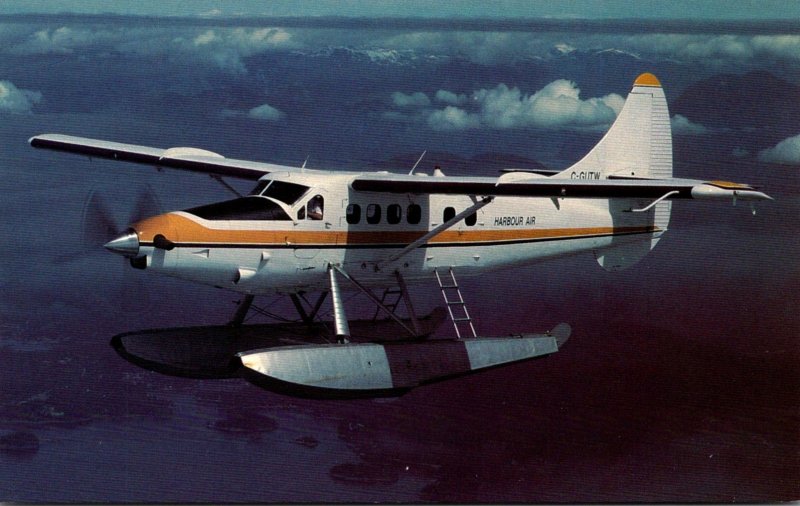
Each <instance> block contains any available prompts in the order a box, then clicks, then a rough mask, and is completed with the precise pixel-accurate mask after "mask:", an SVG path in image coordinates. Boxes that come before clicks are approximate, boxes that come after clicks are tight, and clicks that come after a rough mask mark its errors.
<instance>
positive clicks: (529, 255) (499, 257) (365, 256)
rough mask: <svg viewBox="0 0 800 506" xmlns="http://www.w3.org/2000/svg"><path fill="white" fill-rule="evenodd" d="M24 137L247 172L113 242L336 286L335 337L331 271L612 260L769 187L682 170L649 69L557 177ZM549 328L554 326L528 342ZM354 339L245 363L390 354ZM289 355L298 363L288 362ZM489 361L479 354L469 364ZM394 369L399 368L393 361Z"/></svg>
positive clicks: (266, 288)
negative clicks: (324, 163) (583, 257)
mask: <svg viewBox="0 0 800 506" xmlns="http://www.w3.org/2000/svg"><path fill="white" fill-rule="evenodd" d="M30 142H31V144H32V145H33V146H34V147H37V148H45V149H53V150H58V151H67V152H72V153H79V154H85V155H89V156H92V157H100V158H109V159H114V160H123V161H130V162H136V163H143V164H149V165H154V166H157V167H162V168H174V169H180V170H190V171H197V172H205V173H208V174H211V175H212V176H214V177H216V178H221V177H232V178H241V179H248V180H251V181H253V183H254V185H255V187H254V188H253V190H252V192H251V193H250V194H249V195H247V196H239V197H237V198H235V199H232V200H228V201H224V202H219V203H214V204H209V205H203V206H200V207H194V208H191V209H186V210H183V211H175V212H170V213H166V214H161V215H157V216H153V217H150V218H147V219H144V220H142V221H139V222H136V223H133V224H131V225H130V227H129V228H128V229H127V230H126V231H125V232H124V233H122V234H121V235H120V236H119V237H117V238H114V239H112V240H111V241H110V242H108V243H107V244H106V245H105V246H106V248H107V249H109V250H111V251H113V252H116V253H119V254H122V255H125V256H127V257H129V258H130V261H131V265H132V266H133V267H136V268H139V269H144V270H147V271H152V272H155V273H159V274H164V275H169V276H174V277H177V278H181V279H186V280H189V281H193V282H197V283H202V284H206V285H211V286H216V287H220V288H226V289H229V290H233V291H237V292H241V293H245V294H248V295H250V296H253V295H261V294H269V293H276V292H277V293H288V294H296V293H302V292H310V291H320V290H322V291H330V292H331V294H332V296H333V306H334V313H335V319H336V320H337V334H343V333H346V332H347V327H346V324H344V326H342V325H340V324H341V323H342V322H339V320H344V319H345V317H344V310H343V307H342V304H341V298H340V296H339V294H338V292H339V287H338V283H337V277H344V278H346V279H348V280H351V281H353V280H354V283H355V284H356V285H357V286H359V287H360V288H362V289H365V290H366V291H367V292H369V287H372V288H375V287H390V286H396V285H397V284H398V282H399V283H400V284H401V285H405V284H406V283H409V284H410V283H421V282H430V281H431V279H432V278H434V276H435V277H436V278H439V280H440V282H439V284H440V286H443V285H442V282H441V278H440V277H439V276H440V274H441V273H443V272H447V273H448V274H449V275H450V276H451V277H452V279H453V282H454V283H455V273H457V274H458V275H459V276H476V275H480V274H484V273H486V272H490V271H493V270H497V269H502V268H508V267H514V266H520V265H525V264H530V263H534V262H539V261H542V260H546V259H550V258H556V257H561V256H565V255H573V254H577V253H582V252H593V253H594V255H595V257H596V258H597V260H598V262H599V263H600V265H601V266H603V267H604V268H605V269H608V270H618V269H622V268H626V267H629V266H630V265H632V264H634V263H636V262H637V261H638V260H640V259H641V258H642V257H644V256H645V255H646V254H647V253H648V252H649V251H650V250H651V249H652V248H653V247H654V246H655V244H656V243H657V242H658V240H659V239H660V238H661V236H662V235H663V234H664V233H665V232H666V231H667V228H668V225H669V219H670V212H671V206H672V203H673V201H674V200H676V199H729V200H733V201H734V202H735V201H736V200H744V201H755V200H762V199H769V197H768V196H767V195H765V194H764V193H761V192H759V191H758V190H756V189H755V188H753V187H751V186H748V185H745V184H739V183H731V182H725V181H704V180H696V179H681V178H674V177H673V174H672V137H671V128H670V118H669V113H668V109H667V103H666V99H665V97H664V92H663V90H662V88H661V84H660V82H659V81H658V79H656V78H655V76H653V75H652V74H642V75H641V76H639V77H638V78H637V79H636V81H635V82H634V85H633V89H632V90H631V92H630V94H629V95H628V98H627V100H626V103H625V105H624V107H623V109H622V110H621V112H620V113H619V116H618V117H617V120H616V121H615V122H614V124H613V125H612V126H611V128H610V129H609V130H608V132H607V133H606V134H605V136H604V137H603V138H602V139H601V140H600V142H599V143H598V144H597V145H596V146H595V147H594V148H593V149H592V150H591V151H590V152H589V153H588V154H587V155H586V156H584V157H583V158H582V159H581V160H579V161H578V162H577V163H576V164H574V165H573V166H571V167H569V168H567V169H566V170H564V171H561V172H554V173H552V174H544V173H536V172H531V171H521V170H509V171H506V172H505V173H503V174H502V175H500V176H499V177H452V176H446V175H445V174H444V173H443V172H442V171H441V170H440V169H438V168H437V169H436V170H435V171H434V172H433V173H432V174H424V173H422V172H416V173H413V172H414V171H413V170H412V174H396V173H389V172H377V173H376V172H369V173H366V172H342V171H322V170H311V169H306V168H305V167H301V168H296V167H286V166H279V165H272V164H266V163H258V162H249V161H242V160H233V159H228V158H224V157H222V156H221V155H218V154H216V153H213V152H209V151H205V150H201V149H196V148H170V149H166V150H163V149H157V148H149V147H145V146H138V145H130V144H120V143H115V142H108V141H101V140H95V139H85V138H81V137H72V136H65V135H56V134H47V135H40V136H36V137H34V138H32V139H31V141H30ZM446 169H447V168H446V167H445V171H446ZM403 289H405V288H404V286H403ZM445 289H446V286H444V287H443V290H445ZM458 296H459V297H461V295H460V293H459V294H458ZM447 300H448V299H447V296H445V301H447ZM337 306H338V308H337ZM451 317H453V314H452V312H451ZM456 332H458V325H456ZM473 334H474V332H473ZM345 337H346V336H345ZM539 338H542V339H543V338H544V337H543V336H540V337H535V338H531V339H539ZM520 342H521V341H520ZM492 343H494V344H496V345H497V350H500V351H499V352H497V353H494V355H498V353H499V355H498V356H497V357H495V358H493V359H487V360H488V362H486V363H485V364H484V366H489V365H497V364H499V363H505V362H510V361H515V360H518V359H520V358H528V357H529V356H537V355H541V354H545V353H551V352H552V351H555V349H557V347H556V346H555V344H554V343H551V344H550V345H547V346H545V348H546V350H545V351H541V350H540V351H541V352H531V351H530V350H528V352H522V351H519V350H517V351H509V350H511V349H512V348H513V349H517V348H515V347H516V346H518V344H508V343H505V344H503V343H501V342H500V341H492ZM531 343H532V342H531ZM539 344H540V348H541V342H540V343H539ZM375 346H378V347H379V348H380V349H381V350H383V347H382V346H380V345H375ZM426 346H429V344H426ZM465 346H466V347H467V348H469V347H470V346H471V347H473V348H476V346H477V345H476V346H473V345H472V344H466V345H465ZM491 346H493V345H490V346H489V347H490V348H491ZM509 346H510V347H509ZM531 346H533V344H531ZM478 347H480V348H481V349H488V348H486V347H485V346H484V345H480V346H478ZM534 347H535V346H534ZM348 348H349V349H350V351H343V350H344V349H348ZM356 348H358V347H354V345H350V346H349V347H348V346H345V347H344V348H335V347H334V348H328V347H319V346H317V347H313V346H311V347H306V348H304V349H302V350H299V351H293V350H287V349H284V350H282V351H281V350H278V351H277V352H276V351H272V352H264V353H262V354H261V355H259V360H260V362H259V364H257V365H254V362H256V360H255V359H253V358H252V357H251V359H250V363H249V365H248V363H247V361H246V360H245V359H243V361H244V362H245V365H246V366H248V367H251V368H253V369H258V370H259V372H261V373H262V374H265V375H267V376H270V375H271V376H272V377H277V378H281V381H288V382H289V383H292V382H295V383H304V382H305V383H308V377H306V376H302V375H301V376H296V375H295V376H293V374H295V372H296V371H295V372H292V368H291V367H290V368H289V371H288V372H287V371H282V372H281V371H279V370H278V369H280V367H279V366H278V365H276V364H278V363H279V362H281V363H287V359H286V357H288V356H290V355H291V356H292V357H295V355H294V354H296V353H301V354H302V355H303V357H302V360H303V361H305V362H306V363H309V356H312V358H313V357H318V358H319V361H320V364H323V363H324V364H329V363H330V361H331V360H333V359H334V358H335V360H336V361H338V362H339V363H342V364H345V365H344V366H342V367H345V368H349V369H350V370H355V371H357V374H356V375H358V374H367V373H366V372H365V369H364V367H367V366H365V365H363V364H361V362H359V361H362V362H364V363H366V362H369V364H370V366H369V367H370V368H371V367H373V366H372V363H373V361H374V360H377V361H378V362H380V361H381V360H382V359H380V357H378V358H376V356H372V355H370V356H371V357H372V358H371V359H370V360H367V359H366V358H364V356H362V354H363V353H366V351H365V350H367V348H365V347H364V345H362V346H361V347H360V351H357V352H354V351H353V350H354V349H356ZM476 349H477V348H476ZM547 350H549V351H547ZM373 351H375V350H373ZM495 351H496V350H495ZM309 353H310V354H311V355H309ZM354 353H355V355H354ZM370 353H371V352H370ZM377 353H378V355H380V356H383V355H382V353H384V352H383V351H378V352H377ZM475 353H477V352H475ZM526 353H527V354H526ZM531 353H533V355H531ZM262 355H263V357H262ZM278 355H280V357H281V359H280V360H278V359H277V358H276V357H277V356H278ZM334 355H335V356H334ZM489 355H492V353H489ZM494 355H493V356H494ZM501 355H502V356H501ZM264 357H267V358H264ZM348 357H349V358H348ZM503 357H505V358H503ZM261 358H264V360H265V361H266V362H264V360H261ZM484 358H485V357H484ZM295 359H297V360H300V359H299V358H297V357H295V358H293V359H290V360H288V363H290V364H294V363H295V362H294V360H295ZM362 359H363V360H362ZM471 360H472V359H471ZM480 360H481V358H480V357H478V356H477V355H476V356H475V361H474V362H475V363H478V362H480ZM311 361H312V362H313V360H311ZM262 362H264V363H262ZM267 362H268V363H269V364H266V363H267ZM381 363H383V362H381ZM475 363H473V366H474V365H475ZM265 364H266V365H265ZM270 364H271V365H270ZM359 364H361V365H359ZM487 364H488V365H487ZM319 367H321V368H322V369H319ZM319 367H318V369H319V370H317V371H316V372H312V373H308V374H310V375H311V376H314V377H315V378H316V377H319V378H321V377H324V376H325V374H328V373H330V372H331V371H329V370H327V369H326V370H323V369H325V367H329V365H324V366H323V365H320V366H319ZM276 368H277V369H276ZM477 368H480V367H472V369H477ZM385 369H386V370H393V369H392V365H391V364H389V363H388V362H387V365H386V366H385ZM265 370H267V372H265ZM333 372H334V373H340V372H341V371H333ZM373 372H374V371H373ZM287 374H288V376H287ZM315 375H316V376H315ZM367 375H369V374H367ZM384 376H385V375H384ZM391 376H392V374H389V379H388V380H387V379H386V378H385V377H384V378H383V379H382V380H380V381H379V380H376V381H377V383H374V384H373V383H370V382H369V381H366V382H363V381H357V380H354V379H352V378H351V380H352V381H351V380H348V381H351V383H352V384H351V383H347V385H350V386H347V385H345V386H344V387H342V386H341V385H339V386H336V385H333V386H331V385H323V387H324V388H329V387H330V388H334V389H335V388H345V389H347V388H352V389H363V390H371V389H372V390H376V389H378V388H377V387H376V386H375V385H379V386H381V385H382V386H383V387H385V388H384V389H391V388H392V387H393V386H395V384H396V381H395V382H393V381H392V379H391ZM287 378H288V379H287ZM315 381H316V380H315ZM353 385H355V386H353ZM387 385H388V386H387Z"/></svg>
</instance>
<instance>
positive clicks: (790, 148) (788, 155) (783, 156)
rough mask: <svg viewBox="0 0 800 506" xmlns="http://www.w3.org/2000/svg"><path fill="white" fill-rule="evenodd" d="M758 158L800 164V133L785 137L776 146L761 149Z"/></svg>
mask: <svg viewBox="0 0 800 506" xmlns="http://www.w3.org/2000/svg"><path fill="white" fill-rule="evenodd" d="M758 159H759V160H761V161H762V162H767V163H785V164H787V165H800V134H798V135H795V136H794V137H789V138H788V139H784V140H782V141H781V142H779V143H778V144H777V145H776V146H773V147H771V148H768V149H765V150H763V151H760V152H759V153H758Z"/></svg>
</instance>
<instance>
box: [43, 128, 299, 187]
mask: <svg viewBox="0 0 800 506" xmlns="http://www.w3.org/2000/svg"><path fill="white" fill-rule="evenodd" d="M28 142H29V143H30V145H31V146H33V147H34V148H40V149H50V150H54V151H64V152H67V153H76V154H80V155H86V156H89V157H96V158H106V159H109V160H120V161H125V162H133V163H140V164H144V165H152V166H155V167H163V168H170V169H178V170H188V171H193V172H203V173H207V174H212V175H217V176H226V177H235V178H239V179H249V180H257V179H259V178H260V177H261V176H263V175H265V174H269V173H270V172H278V171H282V172H287V171H296V170H299V169H296V168H294V167H285V166H282V165H273V164H268V163H260V162H251V161H247V160H235V159H230V158H225V157H223V156H222V155H219V154H217V153H213V152H211V151H206V150H203V149H197V148H169V149H160V148H152V147H148V146H139V145H136V144H123V143H119V142H109V141H104V140H99V139H88V138H85V137H74V136H71V135H60V134H44V135H37V136H35V137H31V138H30V139H29V141H28Z"/></svg>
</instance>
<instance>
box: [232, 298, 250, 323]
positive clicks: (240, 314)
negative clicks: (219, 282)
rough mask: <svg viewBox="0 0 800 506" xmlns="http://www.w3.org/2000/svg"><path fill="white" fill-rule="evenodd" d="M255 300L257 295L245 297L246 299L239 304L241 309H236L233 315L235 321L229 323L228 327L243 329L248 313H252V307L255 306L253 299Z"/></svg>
mask: <svg viewBox="0 0 800 506" xmlns="http://www.w3.org/2000/svg"><path fill="white" fill-rule="evenodd" d="M255 298H256V297H255V295H245V296H244V299H243V300H242V301H241V302H239V307H237V308H236V312H235V313H234V314H233V319H232V320H231V321H229V322H228V325H230V326H231V327H241V326H242V323H244V319H245V317H246V316H247V313H248V311H250V306H252V305H253V299H255Z"/></svg>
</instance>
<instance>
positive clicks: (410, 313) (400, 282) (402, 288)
mask: <svg viewBox="0 0 800 506" xmlns="http://www.w3.org/2000/svg"><path fill="white" fill-rule="evenodd" d="M394 276H395V277H396V278H397V284H398V286H400V295H401V296H402V297H403V302H405V304H406V309H407V310H408V316H409V318H411V326H412V327H414V337H418V336H419V335H420V334H421V333H422V331H421V329H420V326H419V320H418V319H417V313H416V312H415V311H414V306H413V304H411V296H410V295H409V294H408V287H407V286H406V280H405V279H403V275H402V274H400V271H394Z"/></svg>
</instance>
